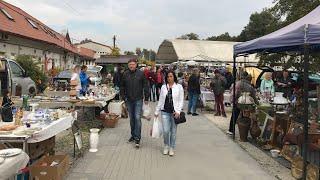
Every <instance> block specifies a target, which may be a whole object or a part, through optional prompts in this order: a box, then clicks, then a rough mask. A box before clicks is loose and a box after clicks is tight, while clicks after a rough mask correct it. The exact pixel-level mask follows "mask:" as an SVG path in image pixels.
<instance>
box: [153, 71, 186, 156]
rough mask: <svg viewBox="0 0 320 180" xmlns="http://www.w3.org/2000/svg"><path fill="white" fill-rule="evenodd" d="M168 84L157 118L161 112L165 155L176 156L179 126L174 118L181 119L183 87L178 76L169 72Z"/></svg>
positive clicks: (160, 100)
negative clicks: (175, 149)
mask: <svg viewBox="0 0 320 180" xmlns="http://www.w3.org/2000/svg"><path fill="white" fill-rule="evenodd" d="M165 81H166V84H164V85H162V87H161V91H160V98H159V102H158V105H157V107H156V112H155V116H156V117H158V115H159V114H160V111H161V118H162V124H163V139H164V150H163V154H164V155H167V154H169V155H170V156H173V155H174V148H175V146H176V133H177V125H176V123H175V121H174V118H179V116H180V112H181V110H182V107H183V99H184V91H183V87H182V86H181V85H180V84H178V83H177V81H178V79H177V76H176V75H175V74H174V72H173V71H169V72H168V73H167V75H166V78H165Z"/></svg>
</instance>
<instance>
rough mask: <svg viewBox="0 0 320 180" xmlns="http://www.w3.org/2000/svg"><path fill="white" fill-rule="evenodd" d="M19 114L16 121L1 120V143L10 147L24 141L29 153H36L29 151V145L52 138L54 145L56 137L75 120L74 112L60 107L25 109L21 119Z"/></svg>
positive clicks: (23, 147) (25, 149)
mask: <svg viewBox="0 0 320 180" xmlns="http://www.w3.org/2000/svg"><path fill="white" fill-rule="evenodd" d="M17 113H18V114H19V113H21V112H17ZM18 116H20V115H17V117H16V118H15V122H0V143H3V144H6V145H7V146H9V147H10V146H11V145H10V144H11V143H22V144H23V146H22V149H23V150H24V151H25V152H26V153H28V154H29V155H31V153H35V152H29V151H30V147H29V146H32V144H35V143H39V142H44V141H47V140H50V142H51V143H53V144H52V145H54V142H52V141H54V137H55V136H56V135H57V134H59V133H61V132H62V131H64V130H66V129H68V128H70V127H71V126H72V124H73V121H74V116H73V115H72V113H69V112H67V111H64V110H59V109H58V110H48V111H44V110H43V109H39V110H37V111H34V112H28V111H25V112H23V117H22V118H21V119H19V117H18ZM32 158H36V157H32Z"/></svg>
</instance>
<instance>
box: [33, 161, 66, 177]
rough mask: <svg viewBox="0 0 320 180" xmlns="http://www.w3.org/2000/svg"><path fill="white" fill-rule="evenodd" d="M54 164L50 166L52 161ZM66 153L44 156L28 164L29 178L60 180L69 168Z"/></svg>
mask: <svg viewBox="0 0 320 180" xmlns="http://www.w3.org/2000/svg"><path fill="white" fill-rule="evenodd" d="M54 161H55V162H57V163H58V164H57V165H55V166H50V165H51V163H52V162H54ZM69 163H70V160H69V156H68V155H54V156H44V157H42V158H41V159H40V160H39V161H37V162H36V163H34V164H32V165H31V166H30V177H31V180H62V179H63V176H64V175H65V174H66V173H67V171H68V169H69V166H70V165H69Z"/></svg>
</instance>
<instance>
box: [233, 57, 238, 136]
mask: <svg viewBox="0 0 320 180" xmlns="http://www.w3.org/2000/svg"><path fill="white" fill-rule="evenodd" d="M236 58H237V57H236V56H235V55H234V56H233V72H232V73H233V90H232V91H233V92H232V93H233V97H232V101H233V102H232V131H233V132H232V133H233V134H232V138H233V140H235V137H236V130H235V129H236V109H235V107H236V80H237V69H236Z"/></svg>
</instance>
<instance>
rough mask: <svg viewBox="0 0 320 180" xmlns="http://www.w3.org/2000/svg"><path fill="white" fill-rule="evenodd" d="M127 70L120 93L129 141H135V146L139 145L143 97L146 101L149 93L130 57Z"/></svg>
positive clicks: (146, 101) (134, 62)
mask: <svg viewBox="0 0 320 180" xmlns="http://www.w3.org/2000/svg"><path fill="white" fill-rule="evenodd" d="M128 67H129V70H127V71H126V72H124V74H123V78H122V81H121V87H120V94H121V97H122V98H123V99H124V100H125V102H126V105H127V107H128V112H129V118H130V127H131V137H130V139H129V142H133V141H134V142H135V146H136V147H137V148H139V147H140V140H141V114H142V105H143V98H144V99H145V103H146V104H147V103H148V98H149V95H150V91H149V85H148V80H147V79H146V77H145V76H144V73H143V72H142V71H140V70H139V69H137V61H136V60H135V59H130V60H129V62H128Z"/></svg>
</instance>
